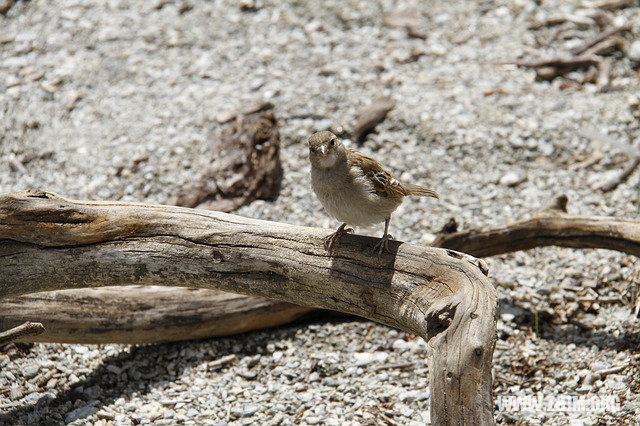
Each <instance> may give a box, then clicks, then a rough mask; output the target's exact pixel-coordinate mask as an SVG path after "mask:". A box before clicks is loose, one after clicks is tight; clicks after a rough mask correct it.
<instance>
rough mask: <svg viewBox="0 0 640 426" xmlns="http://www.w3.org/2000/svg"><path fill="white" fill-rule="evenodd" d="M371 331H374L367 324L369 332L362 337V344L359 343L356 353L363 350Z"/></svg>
mask: <svg viewBox="0 0 640 426" xmlns="http://www.w3.org/2000/svg"><path fill="white" fill-rule="evenodd" d="M373 330H374V325H373V324H369V330H368V331H367V334H366V335H365V336H364V339H362V342H360V344H359V345H358V352H360V351H361V350H362V349H364V345H366V344H367V342H368V341H369V339H370V338H371V335H372V334H373Z"/></svg>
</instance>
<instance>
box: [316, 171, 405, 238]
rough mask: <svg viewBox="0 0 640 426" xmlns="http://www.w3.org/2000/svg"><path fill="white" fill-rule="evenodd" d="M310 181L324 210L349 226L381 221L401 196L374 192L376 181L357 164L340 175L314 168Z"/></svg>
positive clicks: (390, 211) (396, 205)
mask: <svg viewBox="0 0 640 426" xmlns="http://www.w3.org/2000/svg"><path fill="white" fill-rule="evenodd" d="M311 182H312V186H313V190H314V192H315V193H316V195H317V196H318V199H319V200H320V202H321V203H322V205H323V206H324V208H325V209H326V210H327V212H328V213H329V214H330V215H332V216H334V217H335V218H336V219H338V220H339V221H341V222H345V223H347V224H350V225H355V226H370V225H373V224H376V223H380V222H383V221H384V220H385V219H386V218H388V217H389V216H390V215H391V213H393V211H394V210H395V209H396V208H397V207H398V206H399V205H400V203H401V202H402V196H401V195H400V196H392V197H388V196H385V195H383V194H381V193H380V191H377V190H376V185H375V182H373V181H372V180H371V178H370V177H369V176H366V175H365V174H364V172H363V170H362V169H361V168H360V167H358V166H356V165H351V167H349V169H348V173H344V174H342V175H341V176H340V175H338V176H337V174H336V173H335V171H329V170H313V171H312V175H311Z"/></svg>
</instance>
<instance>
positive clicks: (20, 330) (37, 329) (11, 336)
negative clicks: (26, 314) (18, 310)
mask: <svg viewBox="0 0 640 426" xmlns="http://www.w3.org/2000/svg"><path fill="white" fill-rule="evenodd" d="M42 332H44V327H43V325H42V324H41V323H39V322H30V321H27V322H25V323H24V324H22V325H19V326H17V327H14V328H12V329H10V330H7V331H3V332H2V333H0V345H3V344H5V343H9V342H13V341H14V340H16V339H18V338H20V337H22V336H28V335H35V334H40V333H42Z"/></svg>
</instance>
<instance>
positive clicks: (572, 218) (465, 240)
mask: <svg viewBox="0 0 640 426" xmlns="http://www.w3.org/2000/svg"><path fill="white" fill-rule="evenodd" d="M567 201H568V200H567V197H566V196H564V195H563V196H560V197H558V199H557V200H556V203H555V205H554V206H553V207H552V208H547V209H545V210H542V211H541V212H539V213H537V214H535V215H533V216H532V217H531V218H530V219H525V220H521V221H518V222H515V223H512V224H510V225H507V226H505V227H503V228H495V229H488V230H482V229H470V230H467V231H462V232H455V233H451V234H441V235H440V236H439V237H438V238H437V239H436V241H434V243H433V245H434V246H438V247H444V248H449V249H452V250H460V251H464V252H465V253H468V254H471V255H472V256H478V257H487V256H496V255H499V254H505V253H511V252H514V251H520V250H529V249H532V248H535V247H546V246H560V247H572V248H603V249H609V250H617V251H621V252H624V253H628V254H632V255H634V256H640V221H637V220H629V219H618V218H613V217H600V216H578V215H572V214H568V213H567V210H566V205H567Z"/></svg>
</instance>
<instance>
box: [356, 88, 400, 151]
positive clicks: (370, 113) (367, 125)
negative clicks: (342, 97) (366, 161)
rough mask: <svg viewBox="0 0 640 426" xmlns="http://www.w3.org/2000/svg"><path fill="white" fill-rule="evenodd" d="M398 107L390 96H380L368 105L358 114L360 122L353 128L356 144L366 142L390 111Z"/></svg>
mask: <svg viewBox="0 0 640 426" xmlns="http://www.w3.org/2000/svg"><path fill="white" fill-rule="evenodd" d="M395 106H396V101H394V100H393V98H391V97H390V96H378V97H377V98H375V99H374V100H373V101H372V102H371V104H370V105H367V106H366V107H365V108H363V109H362V110H361V111H360V112H359V113H358V120H357V122H356V125H355V126H354V128H353V132H352V134H353V138H354V140H355V141H356V142H362V141H364V138H365V137H366V136H367V134H369V133H370V132H371V131H372V130H373V129H374V128H375V127H376V126H377V125H378V123H380V122H381V121H382V120H384V119H385V117H386V116H387V114H388V113H389V111H391V110H392V109H393V108H394V107H395Z"/></svg>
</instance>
